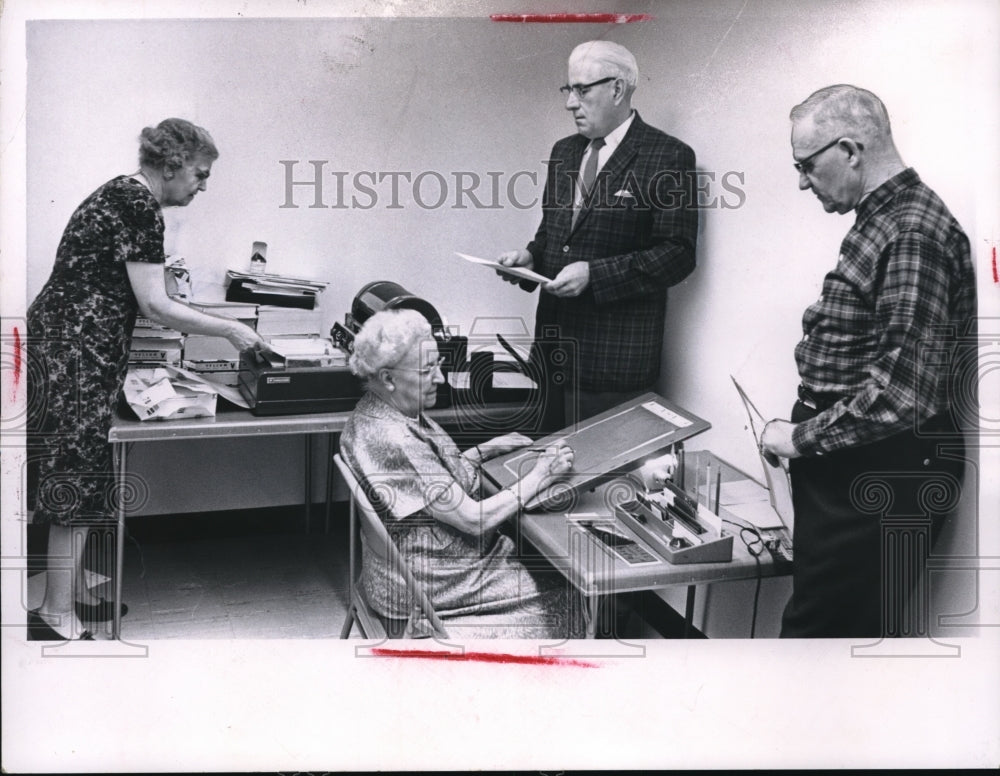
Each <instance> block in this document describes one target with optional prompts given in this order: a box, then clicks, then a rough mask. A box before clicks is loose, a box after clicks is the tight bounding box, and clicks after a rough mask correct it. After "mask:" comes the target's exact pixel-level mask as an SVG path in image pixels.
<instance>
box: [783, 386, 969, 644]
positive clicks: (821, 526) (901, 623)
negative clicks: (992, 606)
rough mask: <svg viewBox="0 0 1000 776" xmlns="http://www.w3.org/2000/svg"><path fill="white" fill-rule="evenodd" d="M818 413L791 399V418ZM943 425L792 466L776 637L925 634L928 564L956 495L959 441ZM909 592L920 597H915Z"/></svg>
mask: <svg viewBox="0 0 1000 776" xmlns="http://www.w3.org/2000/svg"><path fill="white" fill-rule="evenodd" d="M816 414H817V411H816V410H813V409H811V408H809V407H806V406H805V405H804V404H802V403H801V402H796V404H795V407H794V409H793V410H792V422H793V423H799V422H802V421H804V420H807V419H809V418H811V417H814V416H815V415H816ZM942 427H945V424H944V420H943V419H941V422H937V419H935V420H932V421H930V422H929V423H927V424H925V425H924V426H923V428H922V431H921V433H919V434H918V433H914V432H912V431H907V432H904V433H901V434H897V435H895V436H893V437H890V438H888V439H884V440H880V441H878V442H874V443H872V444H868V445H862V446H860V447H854V448H850V449H846V450H842V451H838V452H836V453H830V454H827V455H823V456H815V457H807V458H796V459H792V461H791V462H790V466H791V468H790V473H791V478H792V502H793V504H794V508H795V529H794V532H795V536H794V550H795V563H794V569H793V577H792V581H793V584H792V597H791V600H789V602H788V605H787V607H786V608H785V612H784V617H783V619H782V626H781V636H782V638H807V637H811V638H869V637H880V636H920V635H926V634H927V615H928V612H927V609H928V607H927V601H926V589H927V585H926V579H925V576H924V575H925V573H926V569H925V565H926V559H927V556H928V555H929V553H930V551H931V548H932V547H933V545H934V542H935V541H936V539H937V537H938V534H939V533H940V529H941V527H942V524H943V523H944V520H945V519H946V518H947V517H948V515H949V514H950V513H951V512H952V511H953V510H954V508H955V506H956V505H957V503H958V499H959V496H960V494H961V478H962V471H963V466H964V461H963V459H964V448H963V447H962V438H961V436H960V435H951V436H947V437H946V436H943V435H941V434H938V433H935V432H936V429H938V428H942ZM914 591H916V592H917V593H918V595H914Z"/></svg>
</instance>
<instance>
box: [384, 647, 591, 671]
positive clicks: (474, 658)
mask: <svg viewBox="0 0 1000 776" xmlns="http://www.w3.org/2000/svg"><path fill="white" fill-rule="evenodd" d="M372 654H373V655H375V656H377V657H405V658H418V659H423V660H450V661H452V662H458V663H501V664H505V665H529V666H575V667H577V668H597V664H596V663H587V662H585V661H583V660H573V659H570V658H562V657H558V656H546V655H510V654H506V653H503V652H438V651H434V650H428V649H412V650H411V649H385V648H382V647H375V648H373V649H372Z"/></svg>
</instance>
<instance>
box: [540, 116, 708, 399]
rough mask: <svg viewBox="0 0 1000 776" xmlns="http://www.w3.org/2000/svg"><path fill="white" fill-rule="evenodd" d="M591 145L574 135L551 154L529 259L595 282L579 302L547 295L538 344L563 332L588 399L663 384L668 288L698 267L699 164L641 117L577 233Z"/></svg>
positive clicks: (547, 271) (549, 272)
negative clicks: (576, 269) (583, 265)
mask: <svg viewBox="0 0 1000 776" xmlns="http://www.w3.org/2000/svg"><path fill="white" fill-rule="evenodd" d="M588 142H589V141H588V140H587V138H585V137H583V136H582V135H573V136H571V137H567V138H564V139H562V140H560V141H559V142H558V143H556V144H555V146H554V147H553V149H552V155H551V158H550V160H549V169H548V176H547V181H546V186H545V200H544V202H543V203H542V222H541V225H540V226H539V227H538V232H537V233H536V234H535V238H534V240H532V242H531V243H530V244H529V245H528V251H529V252H530V253H531V255H532V257H534V268H535V271H537V272H539V273H541V274H542V275H545V276H546V277H549V278H554V277H555V276H556V275H558V274H559V272H560V270H562V269H563V267H565V266H566V265H568V264H571V263H573V262H576V261H586V262H587V263H588V265H589V267H590V283H589V285H588V287H587V288H586V289H584V291H583V293H582V294H580V295H579V296H577V297H574V298H558V297H555V296H552V295H551V294H546V293H544V292H541V294H540V297H539V300H538V310H537V314H536V320H535V336H536V338H542V337H543V336H544V335H545V333H546V332H551V331H557V332H558V336H559V337H561V338H563V339H564V340H569V341H571V343H572V344H571V348H570V349H571V351H574V352H575V354H576V359H577V360H576V364H575V366H573V367H571V369H570V374H574V373H575V374H576V375H577V376H578V381H579V386H580V387H581V388H583V389H584V390H588V391H595V392H599V391H632V390H639V389H641V388H645V387H646V386H649V385H651V384H653V383H655V382H656V381H657V379H658V378H659V374H660V351H661V350H662V345H663V326H664V319H665V316H666V305H667V288H668V287H669V286H673V285H676V284H677V283H679V282H681V281H682V280H683V279H684V278H686V277H687V276H688V275H689V274H690V273H691V272H692V271H693V270H694V267H695V243H696V241H697V233H698V211H697V209H696V207H695V200H694V198H693V193H694V192H693V191H692V188H691V187H692V185H693V177H692V176H693V171H694V166H695V156H694V152H693V151H692V150H691V149H690V148H689V147H688V146H686V145H685V144H684V143H682V142H681V141H680V140H678V139H677V138H674V137H671V136H670V135H667V134H665V133H663V132H661V131H659V130H658V129H655V128H653V127H650V126H649V125H648V124H645V123H643V121H642V120H641V119H640V118H639V116H638V114H636V115H635V117H634V119H633V121H632V126H631V127H629V130H628V132H627V133H626V135H625V137H624V138H623V140H622V142H621V143H620V144H619V146H618V148H616V149H615V152H614V153H613V154H612V155H611V158H610V159H608V161H607V162H606V163H605V165H604V167H603V168H602V169H601V170H600V172H599V173H598V175H597V180H596V183H595V185H594V189H593V191H592V192H591V193H590V196H589V197H588V199H587V201H586V202H585V203H584V207H583V208H582V210H581V212H580V215H579V217H578V218H577V221H576V224H575V226H573V225H571V224H572V218H573V186H574V182H575V181H576V179H577V177H578V173H579V170H580V162H581V160H582V158H583V153H584V151H585V150H586V148H587V144H588Z"/></svg>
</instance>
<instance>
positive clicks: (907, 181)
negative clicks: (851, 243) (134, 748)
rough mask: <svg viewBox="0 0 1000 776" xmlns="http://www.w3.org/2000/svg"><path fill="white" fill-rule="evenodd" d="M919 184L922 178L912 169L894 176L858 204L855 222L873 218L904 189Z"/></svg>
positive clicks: (909, 168)
mask: <svg viewBox="0 0 1000 776" xmlns="http://www.w3.org/2000/svg"><path fill="white" fill-rule="evenodd" d="M918 183H920V176H919V175H917V171H916V170H914V169H913V168H912V167H907V168H906V169H905V170H903V171H902V172H900V173H897V174H896V175H893V176H892V177H891V178H889V180H887V181H886V182H885V183H883V184H882V185H881V186H879V187H878V188H877V189H875V190H874V191H872V192H870V193H869V194H868V196H866V197H865V198H864V199H862V200H861V201H860V202H859V203H858V206H857V207H856V208H854V212H855V213H856V214H857V218H855V221H854V222H855V223H856V224H857V223H861V222H862V221H864V220H865V219H867V218H869V217H871V216H872V215H874V214H875V212H876V211H877V210H879V209H880V208H881V207H882V206H883V205H885V204H886V203H888V202H889V201H891V200H892V199H893V197H895V196H896V195H897V194H898V193H899V192H901V191H902V190H903V189H908V188H910V187H911V186H916V185H917V184H918Z"/></svg>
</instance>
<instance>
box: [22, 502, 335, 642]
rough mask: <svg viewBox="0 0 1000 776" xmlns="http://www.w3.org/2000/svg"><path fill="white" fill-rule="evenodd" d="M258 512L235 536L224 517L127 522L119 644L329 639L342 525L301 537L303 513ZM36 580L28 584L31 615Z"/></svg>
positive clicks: (235, 524)
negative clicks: (125, 609) (125, 608)
mask: <svg viewBox="0 0 1000 776" xmlns="http://www.w3.org/2000/svg"><path fill="white" fill-rule="evenodd" d="M320 511H321V510H320ZM256 512H257V511H255V514H252V515H251V516H249V517H248V519H247V523H246V525H243V526H241V525H240V523H239V516H238V515H233V514H230V513H225V514H221V515H212V514H205V515H196V516H192V515H183V516H175V517H157V518H135V519H134V520H132V521H130V522H129V538H128V539H127V540H126V547H125V572H124V575H123V592H122V599H123V600H124V601H125V603H126V604H127V605H128V607H129V611H128V614H126V615H125V617H123V618H122V638H123V639H125V640H137V641H141V640H143V639H258V638H337V637H338V636H339V635H340V629H341V626H342V625H343V623H344V619H345V617H346V615H347V598H348V592H347V577H348V554H347V544H348V540H347V525H346V523H347V519H346V515H334V519H333V520H331V528H330V532H329V533H325V532H324V530H323V529H324V526H323V523H324V520H323V518H322V515H321V514H320V516H319V519H316V518H315V517H314V519H313V521H312V523H313V525H312V531H311V532H310V533H306V532H305V527H304V522H303V520H302V517H301V507H300V508H299V509H298V510H286V511H284V512H283V513H278V512H275V511H274V510H271V511H269V512H267V513H265V514H263V516H261V515H260V514H256ZM171 521H173V523H174V525H171ZM199 528H202V529H203V530H201V531H199ZM93 565H99V563H95V564H93ZM41 576H42V575H36V576H35V577H32V578H31V579H30V580H29V588H28V604H29V606H32V607H33V606H37V605H38V602H39V601H38V600H37V599H38V597H39V596H40V594H41V593H40V589H41V585H40V584H39V583H40V582H41ZM98 589H99V590H100V588H98ZM109 592H112V594H113V591H109ZM108 628H109V629H110V624H109V626H108Z"/></svg>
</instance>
